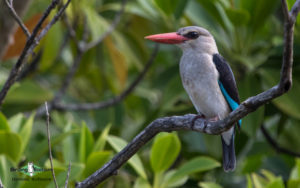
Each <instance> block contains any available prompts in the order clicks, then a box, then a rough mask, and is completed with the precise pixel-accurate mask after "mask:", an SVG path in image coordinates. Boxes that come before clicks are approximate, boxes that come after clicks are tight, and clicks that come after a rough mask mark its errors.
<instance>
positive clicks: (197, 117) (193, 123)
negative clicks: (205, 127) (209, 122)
mask: <svg viewBox="0 0 300 188" xmlns="http://www.w3.org/2000/svg"><path fill="white" fill-rule="evenodd" d="M197 119H205V115H203V114H200V115H196V116H195V117H194V119H193V121H192V130H194V127H195V121H196V120H197Z"/></svg>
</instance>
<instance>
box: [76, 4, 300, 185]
mask: <svg viewBox="0 0 300 188" xmlns="http://www.w3.org/2000/svg"><path fill="white" fill-rule="evenodd" d="M282 2H283V3H282V4H283V11H284V12H285V11H286V10H287V9H286V7H287V6H286V1H285V0H283V1H282ZM299 11H300V0H297V1H296V3H295V4H294V5H293V7H292V11H291V12H292V13H291V14H290V13H288V14H286V13H284V14H285V30H284V41H285V43H284V53H283V60H282V69H281V78H280V82H279V83H278V84H277V85H275V86H274V87H272V88H270V89H269V90H267V91H265V92H263V93H260V94H258V95H256V96H253V97H250V98H248V99H247V100H246V101H244V102H243V103H241V104H240V106H239V107H238V108H237V109H236V110H234V111H233V112H231V113H230V114H229V115H228V116H227V117H226V118H225V119H223V120H219V121H216V122H209V121H207V120H205V119H201V118H197V115H196V114H187V115H184V116H172V117H164V118H159V119H156V120H154V121H153V122H152V123H150V125H148V126H147V127H146V128H145V129H144V130H143V131H142V132H141V133H139V134H138V135H137V136H136V137H135V138H134V139H133V140H132V141H131V142H130V143H129V144H128V145H127V146H126V147H125V148H124V149H123V150H121V151H120V152H119V153H118V154H116V155H115V156H114V157H113V158H112V159H111V160H110V161H109V162H107V163H106V164H104V166H103V167H102V168H100V169H98V170H97V171H96V172H95V173H93V174H92V175H91V176H89V177H87V178H86V179H85V180H83V181H82V182H79V183H77V184H76V187H77V188H79V187H80V188H82V187H92V186H96V185H98V184H99V183H101V182H103V181H104V180H105V179H107V178H109V177H110V176H112V175H113V174H114V173H115V172H116V171H117V170H118V169H119V168H120V167H121V166H122V165H123V164H124V163H126V162H127V160H128V159H130V158H131V157H132V156H133V155H134V154H135V153H136V152H137V151H138V150H139V149H140V148H141V147H142V146H143V145H145V144H146V143H147V142H148V141H149V140H151V139H152V138H153V137H154V136H155V135H156V134H157V133H159V132H171V131H180V130H193V131H197V132H203V133H207V134H221V133H222V132H224V131H226V130H228V129H230V128H231V127H232V126H233V125H234V122H237V121H238V120H239V119H241V118H242V117H244V116H246V115H247V114H249V113H251V112H253V111H255V110H256V109H257V108H259V107H260V106H262V105H264V104H266V103H267V102H269V101H271V100H272V99H274V98H276V97H279V96H281V95H283V94H284V93H286V92H287V91H288V90H289V89H290V88H291V86H292V65H293V34H294V24H295V20H296V16H297V14H298V12H299ZM293 15H295V19H293Z"/></svg>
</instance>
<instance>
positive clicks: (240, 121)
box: [219, 81, 242, 126]
mask: <svg viewBox="0 0 300 188" xmlns="http://www.w3.org/2000/svg"><path fill="white" fill-rule="evenodd" d="M219 87H220V89H221V91H222V94H223V95H224V97H225V99H226V101H227V103H228V104H229V106H230V108H231V110H232V111H233V110H235V109H237V108H238V107H239V104H238V103H237V102H236V101H234V100H233V99H232V98H231V97H230V96H229V94H228V93H227V91H226V90H225V88H224V86H223V84H222V83H221V82H220V81H219ZM238 124H239V126H241V125H242V120H241V119H240V120H239V122H238Z"/></svg>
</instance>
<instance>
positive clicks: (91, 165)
mask: <svg viewBox="0 0 300 188" xmlns="http://www.w3.org/2000/svg"><path fill="white" fill-rule="evenodd" d="M110 156H111V152H110V151H98V152H92V153H91V154H90V155H89V157H88V159H87V162H86V165H85V169H84V172H83V174H84V177H87V176H89V175H91V174H92V173H94V172H96V170H98V169H99V168H101V167H102V166H103V165H104V164H105V163H106V162H107V161H108V160H109V158H110Z"/></svg>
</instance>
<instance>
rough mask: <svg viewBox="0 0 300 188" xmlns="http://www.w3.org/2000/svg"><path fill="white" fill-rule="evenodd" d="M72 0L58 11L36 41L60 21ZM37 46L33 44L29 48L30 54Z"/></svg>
mask: <svg viewBox="0 0 300 188" xmlns="http://www.w3.org/2000/svg"><path fill="white" fill-rule="evenodd" d="M70 2H71V0H68V1H67V2H66V4H64V5H63V6H62V7H61V8H60V9H59V11H58V12H57V13H56V15H55V16H54V17H53V18H52V20H51V21H50V22H49V23H48V24H47V25H46V26H45V27H44V29H43V30H42V31H41V33H40V34H39V35H38V36H37V37H36V41H37V42H39V41H40V40H41V39H42V38H43V37H44V36H45V35H46V34H47V33H48V31H49V30H50V28H51V27H52V26H53V25H54V24H55V23H56V22H57V21H58V19H59V18H60V17H61V15H62V14H63V13H64V11H65V10H66V8H67V7H68V5H69V4H70ZM35 47H36V44H35V45H32V46H31V47H30V48H29V54H30V53H32V51H33V49H34V48H35Z"/></svg>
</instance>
